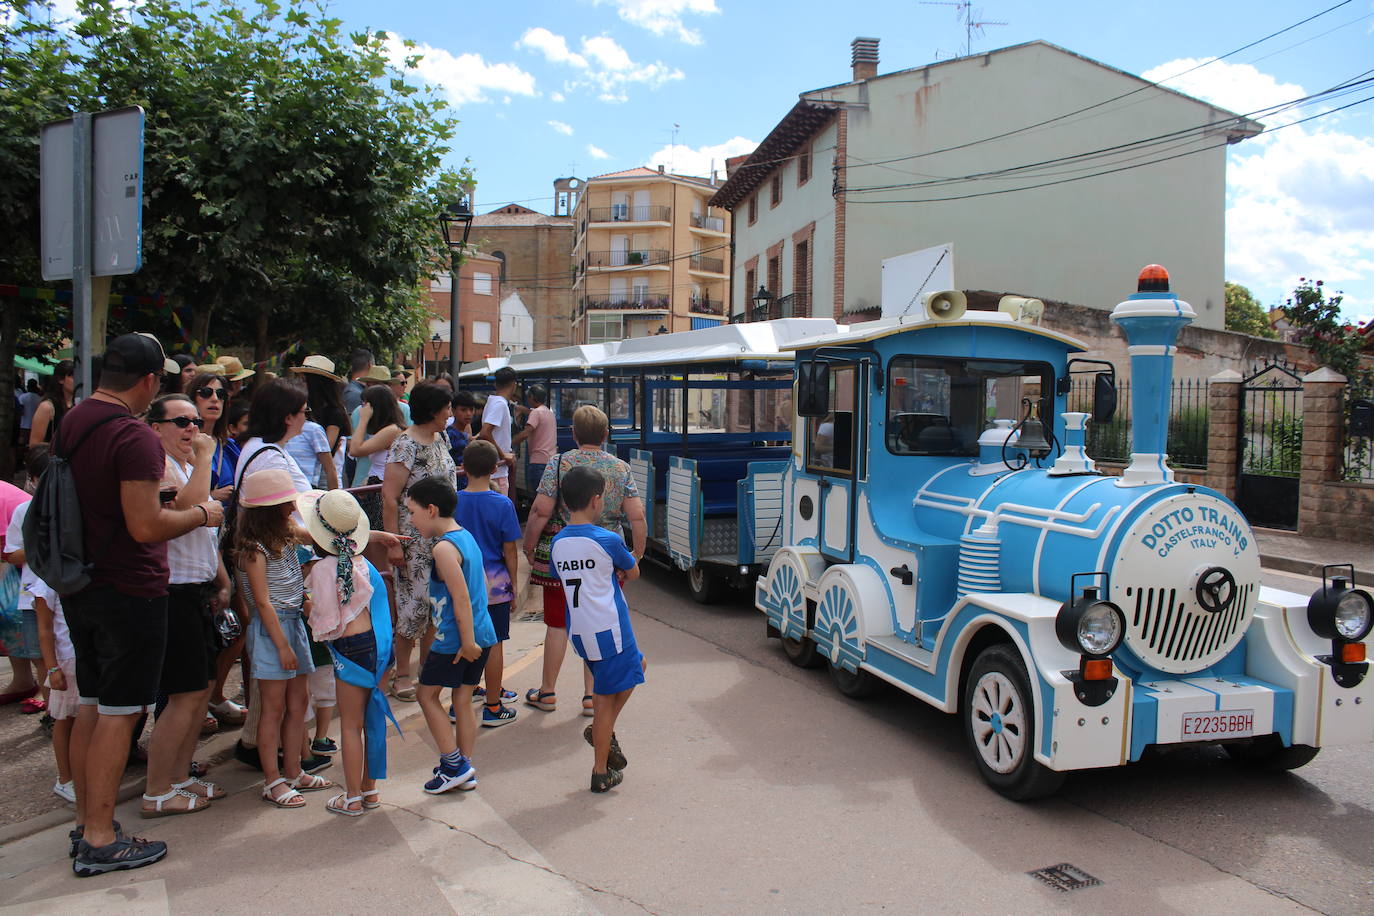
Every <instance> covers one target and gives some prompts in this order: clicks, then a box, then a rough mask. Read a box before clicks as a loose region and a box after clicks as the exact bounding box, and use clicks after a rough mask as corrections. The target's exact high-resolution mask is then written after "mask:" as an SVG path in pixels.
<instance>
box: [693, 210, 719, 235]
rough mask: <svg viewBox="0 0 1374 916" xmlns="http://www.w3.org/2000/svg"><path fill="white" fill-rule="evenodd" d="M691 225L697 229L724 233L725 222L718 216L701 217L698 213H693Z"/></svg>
mask: <svg viewBox="0 0 1374 916" xmlns="http://www.w3.org/2000/svg"><path fill="white" fill-rule="evenodd" d="M692 225H693V226H694V227H695V228H697V229H709V230H710V231H711V232H724V231H725V220H723V219H721V218H720V217H719V216H702V215H701V214H700V213H693V214H692Z"/></svg>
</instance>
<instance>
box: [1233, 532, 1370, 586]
mask: <svg viewBox="0 0 1374 916" xmlns="http://www.w3.org/2000/svg"><path fill="white" fill-rule="evenodd" d="M1254 531H1255V542H1256V543H1257V544H1258V545H1259V550H1260V565H1261V566H1263V567H1264V568H1265V569H1272V570H1275V571H1278V572H1286V573H1296V574H1298V575H1300V576H1316V577H1318V578H1320V577H1321V574H1322V566H1323V565H1325V564H1328V563H1353V564H1354V565H1355V581H1356V582H1358V583H1359V584H1360V585H1374V544H1367V543H1358V542H1354V541H1335V540H1329V539H1327V538H1311V537H1300V536H1299V535H1297V534H1294V533H1293V532H1291V531H1280V530H1277V529H1274V528H1256V529H1254Z"/></svg>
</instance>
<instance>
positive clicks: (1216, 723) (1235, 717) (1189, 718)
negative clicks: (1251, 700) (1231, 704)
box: [1179, 709, 1255, 741]
mask: <svg viewBox="0 0 1374 916" xmlns="http://www.w3.org/2000/svg"><path fill="white" fill-rule="evenodd" d="M1254 733H1255V711H1254V710H1253V709H1221V710H1216V711H1214V712H1186V713H1184V714H1183V723H1182V727H1181V730H1180V733H1179V740H1180V741H1217V740H1220V739H1222V738H1249V737H1251V736H1252V735H1253V734H1254Z"/></svg>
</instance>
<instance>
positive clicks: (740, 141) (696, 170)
mask: <svg viewBox="0 0 1374 916" xmlns="http://www.w3.org/2000/svg"><path fill="white" fill-rule="evenodd" d="M758 145H759V144H758V141H757V140H748V139H745V138H744V137H731V138H730V139H729V140H726V141H725V142H724V143H717V144H715V145H714V146H698V147H696V148H695V149H693V148H692V147H690V146H683V145H682V144H680V143H679V144H678V145H676V146H673V145H672V144H669V145H668V146H665V147H663V148H662V149H660V150H659V151H658V152H656V153H654V154H653V155H652V156H650V157H649V161H648V163H647V164H648V166H649V167H650V168H654V167H656V166H659V165H662V166H664V167H665V168H667V169H668V171H670V172H676V173H677V174H679V175H699V176H701V177H702V178H710V177H711V168H712V167H713V166H714V167H715V168H716V169H717V170H718V171H720V172H721V174H722V175H723V174H724V173H725V160H726V159H727V158H729V157H731V156H742V155H744V154H745V153H752V152H753V151H754V148H755V147H756V146H758Z"/></svg>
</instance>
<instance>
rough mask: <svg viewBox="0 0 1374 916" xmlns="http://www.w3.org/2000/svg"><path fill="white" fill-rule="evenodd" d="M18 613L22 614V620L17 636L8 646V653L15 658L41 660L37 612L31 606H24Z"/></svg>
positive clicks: (41, 651)
mask: <svg viewBox="0 0 1374 916" xmlns="http://www.w3.org/2000/svg"><path fill="white" fill-rule="evenodd" d="M19 613H20V614H21V615H23V620H22V622H21V624H20V628H19V638H18V639H17V640H15V642H14V644H13V645H11V646H9V647H8V648H9V650H10V655H13V656H14V657H15V658H27V659H39V660H41V659H42V658H43V646H42V644H41V643H40V642H39V641H38V612H37V611H35V610H34V609H33V608H31V607H26V608H24V609H23V610H21V611H20V612H19Z"/></svg>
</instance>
